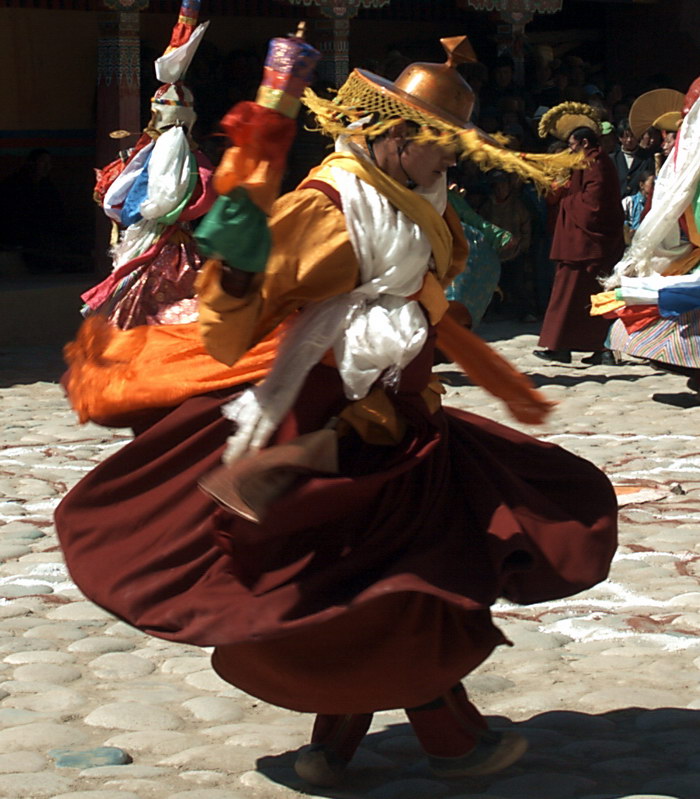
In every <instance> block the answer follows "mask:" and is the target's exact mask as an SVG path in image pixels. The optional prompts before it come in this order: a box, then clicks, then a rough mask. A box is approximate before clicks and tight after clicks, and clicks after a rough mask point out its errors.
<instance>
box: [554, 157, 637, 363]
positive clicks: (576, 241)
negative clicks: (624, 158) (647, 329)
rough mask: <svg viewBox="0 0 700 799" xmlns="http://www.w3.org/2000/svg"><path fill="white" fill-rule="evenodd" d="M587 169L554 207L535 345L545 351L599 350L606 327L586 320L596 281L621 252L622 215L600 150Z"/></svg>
mask: <svg viewBox="0 0 700 799" xmlns="http://www.w3.org/2000/svg"><path fill="white" fill-rule="evenodd" d="M589 158H590V165H589V166H588V168H587V169H579V170H576V171H575V172H574V174H573V175H572V177H571V181H570V183H569V186H568V187H567V188H566V189H565V190H564V194H563V195H562V198H561V201H560V203H559V214H558V216H557V224H556V227H555V230H554V238H553V241H552V249H551V252H550V255H549V257H550V258H551V259H552V260H553V261H558V262H559V263H558V265H557V271H556V274H555V276H554V285H553V287H552V295H551V297H550V300H549V305H548V306H547V312H546V314H545V318H544V322H543V323H542V331H541V333H540V345H541V346H543V347H545V348H546V349H548V350H580V351H587V352H593V351H596V350H602V349H604V343H605V337H606V335H607V331H608V328H609V327H610V322H609V321H608V320H607V319H604V318H603V317H593V316H591V315H590V305H591V295H592V294H597V293H598V292H600V291H601V286H600V282H599V278H600V277H603V276H605V275H607V274H609V273H610V271H611V270H612V268H613V266H614V265H615V264H616V263H617V262H618V261H619V260H620V257H621V256H622V253H623V251H624V248H625V242H624V236H623V225H624V213H623V210H622V201H621V199H620V190H619V185H618V179H617V173H616V172H615V167H614V165H613V163H612V161H611V160H610V157H609V156H608V155H607V154H606V153H604V152H603V151H602V150H600V149H599V148H597V147H596V148H594V149H592V150H590V151H589Z"/></svg>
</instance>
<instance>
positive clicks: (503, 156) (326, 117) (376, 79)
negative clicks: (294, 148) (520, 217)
mask: <svg viewBox="0 0 700 799" xmlns="http://www.w3.org/2000/svg"><path fill="white" fill-rule="evenodd" d="M302 102H303V103H304V105H305V106H306V107H307V108H308V109H309V110H310V111H311V112H312V113H313V114H314V115H315V117H316V124H317V129H318V130H320V131H321V132H322V133H325V134H326V135H328V136H332V137H333V138H336V137H338V136H347V135H359V136H362V137H368V138H375V137H377V136H381V135H382V134H383V133H385V132H386V131H387V130H389V129H390V128H392V127H394V126H395V125H398V124H400V123H401V122H403V121H409V122H414V123H415V124H416V125H418V127H419V130H418V132H417V133H416V134H415V136H414V137H413V138H414V139H415V140H416V141H418V142H419V143H425V142H437V143H439V144H442V145H447V146H454V147H456V148H457V149H458V150H459V153H460V156H461V157H463V158H464V157H468V158H469V159H470V160H472V161H474V162H475V163H476V164H477V165H478V166H479V167H480V168H481V169H483V170H484V171H488V170H491V169H503V170H505V171H507V172H512V173H514V174H516V175H518V176H519V177H520V178H522V179H523V180H530V181H532V182H533V183H534V184H535V185H536V186H538V187H539V188H541V189H549V188H551V187H552V184H553V183H554V182H556V181H559V180H562V179H565V178H566V177H568V175H569V174H570V173H571V170H572V169H575V168H577V167H581V166H583V165H584V162H585V159H584V158H582V157H580V156H578V155H576V154H574V153H567V152H564V153H556V154H548V153H544V154H543V153H516V152H514V151H512V150H509V149H508V148H507V147H506V146H505V142H506V139H505V137H498V136H489V135H488V134H487V133H485V132H484V131H482V130H480V129H479V128H478V127H477V126H476V125H473V124H471V123H467V124H464V123H463V122H462V121H460V120H457V119H455V118H450V116H449V115H448V114H445V113H443V112H441V110H440V109H438V108H437V107H431V106H430V105H429V104H428V103H425V102H423V101H419V100H417V99H416V98H415V97H413V96H412V95H409V94H407V93H406V92H404V91H402V90H401V89H399V88H397V87H396V86H395V85H394V84H393V83H392V82H391V81H388V80H386V79H385V78H382V77H380V76H379V75H375V74H373V73H371V72H366V71H365V70H359V69H355V70H354V71H353V72H352V73H351V74H350V76H349V77H348V79H347V80H346V81H345V83H344V84H343V85H342V86H341V87H340V89H339V90H338V93H337V94H336V96H335V98H334V99H333V100H326V99H324V98H322V97H319V96H318V95H316V94H314V92H313V91H311V89H306V91H305V92H304V95H303V97H302ZM362 120H367V121H366V122H365V123H364V124H363V125H362V127H361V128H359V129H357V130H354V131H352V130H351V131H349V130H348V126H349V125H351V124H352V123H358V122H360V121H362Z"/></svg>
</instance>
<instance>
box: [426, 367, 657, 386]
mask: <svg viewBox="0 0 700 799" xmlns="http://www.w3.org/2000/svg"><path fill="white" fill-rule="evenodd" d="M616 368H617V367H616ZM623 368H624V367H621V369H623ZM522 371H523V372H524V373H525V374H527V376H528V377H529V378H530V380H531V381H532V384H533V385H534V386H536V387H537V388H542V387H543V386H564V387H567V388H568V387H571V386H577V385H579V383H599V384H600V385H606V384H608V383H615V382H623V383H634V382H636V381H637V380H642V379H643V378H645V377H650V376H651V375H661V374H663V372H658V371H653V370H650V371H648V372H645V373H643V374H636V373H635V374H631V373H625V372H623V371H620V372H615V373H614V374H610V373H607V374H600V373H597V374H595V373H593V372H589V370H588V369H577V370H576V372H575V373H573V374H571V375H568V374H567V375H563V374H552V375H547V374H541V373H540V372H528V371H527V370H526V369H523V370H522ZM437 374H438V376H439V378H440V381H441V382H444V383H445V385H448V386H454V387H455V388H458V387H460V386H473V385H475V384H474V383H473V382H472V381H471V380H470V379H469V378H468V377H467V376H466V375H465V374H464V373H463V372H460V371H457V370H452V369H445V370H441V371H438V373H437Z"/></svg>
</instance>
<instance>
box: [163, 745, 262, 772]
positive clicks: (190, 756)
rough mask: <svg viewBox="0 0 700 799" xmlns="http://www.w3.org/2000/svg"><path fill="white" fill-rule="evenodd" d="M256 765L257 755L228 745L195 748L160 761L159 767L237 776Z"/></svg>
mask: <svg viewBox="0 0 700 799" xmlns="http://www.w3.org/2000/svg"><path fill="white" fill-rule="evenodd" d="M254 763H255V755H254V754H252V753H251V752H250V750H248V749H244V748H242V747H237V746H227V745H226V744H207V745H205V746H194V747H192V748H190V749H184V750H183V751H181V752H176V753H174V754H172V755H170V756H169V757H165V758H163V759H162V760H159V761H158V765H159V766H175V767H177V768H186V769H188V770H190V769H192V768H199V769H206V770H209V769H216V770H217V771H223V772H226V773H228V774H236V773H238V772H239V771H242V770H243V769H244V768H245V767H246V766H251V765H254Z"/></svg>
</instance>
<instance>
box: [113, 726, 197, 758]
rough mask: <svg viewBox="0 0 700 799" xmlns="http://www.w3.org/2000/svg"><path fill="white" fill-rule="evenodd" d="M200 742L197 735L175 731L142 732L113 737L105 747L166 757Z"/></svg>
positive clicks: (125, 733)
mask: <svg viewBox="0 0 700 799" xmlns="http://www.w3.org/2000/svg"><path fill="white" fill-rule="evenodd" d="M199 740H200V739H199V738H198V737H197V736H195V735H192V734H188V733H184V732H176V731H174V730H142V731H140V732H124V733H120V734H119V735H113V736H112V737H111V738H108V739H107V740H106V741H105V742H104V746H116V747H118V748H119V749H123V750H124V751H126V752H152V753H153V754H154V755H162V756H166V755H173V754H175V753H177V752H182V751H183V750H185V749H190V748H192V747H193V746H195V745H196V744H197V743H198V742H199Z"/></svg>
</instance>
